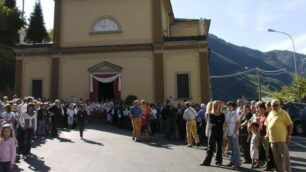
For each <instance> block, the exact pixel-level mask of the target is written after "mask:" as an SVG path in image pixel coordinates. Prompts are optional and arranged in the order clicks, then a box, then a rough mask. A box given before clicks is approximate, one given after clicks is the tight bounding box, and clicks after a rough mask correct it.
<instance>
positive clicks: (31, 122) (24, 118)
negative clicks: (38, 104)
mask: <svg viewBox="0 0 306 172" xmlns="http://www.w3.org/2000/svg"><path fill="white" fill-rule="evenodd" d="M19 124H20V125H21V127H22V128H24V127H29V128H34V130H35V131H36V129H37V114H36V112H34V114H33V115H32V116H30V115H29V114H28V113H27V112H23V113H22V114H21V116H20V118H19ZM26 125H28V126H26Z"/></svg>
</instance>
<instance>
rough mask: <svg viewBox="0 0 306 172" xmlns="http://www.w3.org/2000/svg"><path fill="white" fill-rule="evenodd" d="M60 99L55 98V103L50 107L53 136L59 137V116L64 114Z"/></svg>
mask: <svg viewBox="0 0 306 172" xmlns="http://www.w3.org/2000/svg"><path fill="white" fill-rule="evenodd" d="M60 103H61V101H60V100H55V102H54V104H53V105H52V106H51V107H50V108H49V109H48V110H49V112H50V113H51V124H52V130H51V133H52V137H58V132H57V127H58V122H59V118H60V117H61V115H62V111H61V107H60Z"/></svg>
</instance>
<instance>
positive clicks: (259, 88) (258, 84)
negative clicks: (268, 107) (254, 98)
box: [256, 67, 261, 100]
mask: <svg viewBox="0 0 306 172" xmlns="http://www.w3.org/2000/svg"><path fill="white" fill-rule="evenodd" d="M256 74H257V86H258V99H259V100H261V85H260V73H259V69H258V67H256Z"/></svg>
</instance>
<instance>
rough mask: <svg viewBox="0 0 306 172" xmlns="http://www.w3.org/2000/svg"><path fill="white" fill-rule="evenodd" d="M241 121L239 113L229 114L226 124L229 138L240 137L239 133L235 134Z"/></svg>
mask: <svg viewBox="0 0 306 172" xmlns="http://www.w3.org/2000/svg"><path fill="white" fill-rule="evenodd" d="M239 120H240V119H239V114H238V113H237V111H232V112H229V113H228V114H227V115H226V119H225V122H226V124H227V136H233V135H234V134H236V135H238V131H237V133H234V132H235V129H236V122H237V121H239Z"/></svg>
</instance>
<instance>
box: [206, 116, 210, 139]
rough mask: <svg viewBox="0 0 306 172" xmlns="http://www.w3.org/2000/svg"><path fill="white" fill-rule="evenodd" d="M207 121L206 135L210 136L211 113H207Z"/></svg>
mask: <svg viewBox="0 0 306 172" xmlns="http://www.w3.org/2000/svg"><path fill="white" fill-rule="evenodd" d="M207 115H208V117H207V122H206V128H205V135H206V137H209V136H210V134H211V129H210V114H207Z"/></svg>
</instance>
